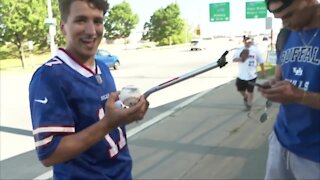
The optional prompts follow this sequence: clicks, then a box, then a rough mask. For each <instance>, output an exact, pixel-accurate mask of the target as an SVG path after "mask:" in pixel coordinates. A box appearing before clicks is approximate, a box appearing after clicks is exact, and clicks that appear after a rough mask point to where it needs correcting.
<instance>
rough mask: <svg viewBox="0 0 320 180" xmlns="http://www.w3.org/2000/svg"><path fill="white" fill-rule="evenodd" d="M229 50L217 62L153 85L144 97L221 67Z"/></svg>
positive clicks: (224, 63) (225, 62)
mask: <svg viewBox="0 0 320 180" xmlns="http://www.w3.org/2000/svg"><path fill="white" fill-rule="evenodd" d="M228 52H229V51H226V52H224V53H223V54H222V56H221V57H220V58H219V60H218V61H217V62H214V63H210V64H208V65H205V66H203V67H200V68H198V69H195V70H193V71H191V72H189V73H186V74H184V75H182V76H179V77H175V78H173V79H171V80H169V81H166V82H164V83H162V84H159V85H157V86H154V87H152V88H151V89H149V90H148V91H146V92H145V93H144V94H143V95H144V97H145V98H147V97H148V96H150V95H151V94H152V93H154V92H157V91H159V90H161V89H164V88H166V87H169V86H172V85H174V84H176V83H179V82H181V81H184V80H187V79H189V78H191V77H194V76H196V75H199V74H202V73H204V72H207V71H209V70H211V69H215V68H217V67H220V68H222V67H224V66H225V65H226V64H227V63H228V62H227V61H226V55H227V54H228Z"/></svg>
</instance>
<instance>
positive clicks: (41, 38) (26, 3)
mask: <svg viewBox="0 0 320 180" xmlns="http://www.w3.org/2000/svg"><path fill="white" fill-rule="evenodd" d="M52 9H53V15H54V17H56V15H57V14H58V12H59V10H58V1H56V0H54V1H52ZM47 14H48V11H47V0H15V1H12V0H1V3H0V26H1V30H0V45H1V46H2V45H5V44H6V45H8V47H9V48H10V47H11V45H14V47H15V49H11V53H12V54H11V56H13V57H19V58H20V59H21V63H22V67H24V66H25V62H24V61H25V60H24V59H25V57H24V51H25V48H26V45H27V41H33V44H34V49H35V50H39V49H40V50H45V51H47V50H48V48H49V45H48V37H47V36H48V31H49V28H48V26H47V25H45V19H46V18H47V16H48V15H47ZM57 22H59V19H58V21H57ZM0 49H3V48H0ZM1 53H2V52H1Z"/></svg>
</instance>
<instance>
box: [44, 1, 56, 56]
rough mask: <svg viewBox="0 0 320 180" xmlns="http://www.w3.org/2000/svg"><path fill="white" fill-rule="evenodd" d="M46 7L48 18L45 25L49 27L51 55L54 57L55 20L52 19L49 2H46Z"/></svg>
mask: <svg viewBox="0 0 320 180" xmlns="http://www.w3.org/2000/svg"><path fill="white" fill-rule="evenodd" d="M47 5H48V18H47V19H46V20H45V24H48V25H49V42H50V51H51V55H52V56H54V53H55V51H56V45H55V42H54V36H55V35H56V19H55V18H53V17H52V6H51V0H47Z"/></svg>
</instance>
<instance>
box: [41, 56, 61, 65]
mask: <svg viewBox="0 0 320 180" xmlns="http://www.w3.org/2000/svg"><path fill="white" fill-rule="evenodd" d="M55 64H62V61H60V60H59V59H57V58H53V59H52V61H49V62H47V63H45V65H46V66H52V65H55Z"/></svg>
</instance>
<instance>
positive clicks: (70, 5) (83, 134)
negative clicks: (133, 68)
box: [29, 0, 149, 180]
mask: <svg viewBox="0 0 320 180" xmlns="http://www.w3.org/2000/svg"><path fill="white" fill-rule="evenodd" d="M59 3H60V13H61V23H60V29H61V32H62V33H63V35H64V36H65V38H66V47H65V48H60V49H59V50H58V51H57V52H56V55H55V56H54V57H53V58H52V59H50V60H49V61H48V62H46V63H45V64H44V65H42V66H41V67H40V68H39V69H37V71H36V72H35V73H34V75H33V77H32V80H31V82H30V86H29V100H30V109H31V116H32V124H33V135H34V139H35V144H36V150H37V154H38V157H39V159H40V161H41V162H42V164H43V165H45V166H53V174H54V179H110V180H115V179H121V180H125V179H132V176H131V169H132V160H131V157H130V153H129V150H128V146H127V137H126V129H125V125H126V124H129V123H131V122H134V121H138V120H141V119H142V118H143V117H144V115H145V113H146V111H147V109H148V106H149V105H148V102H147V101H146V99H145V98H144V97H143V96H141V97H140V99H139V102H138V103H137V104H136V105H135V106H133V107H130V108H126V109H124V108H122V104H121V102H120V101H119V100H118V99H119V98H118V95H119V93H117V90H116V87H115V83H114V80H113V77H112V75H111V73H110V71H109V68H108V67H107V66H105V65H104V64H102V63H100V62H98V61H95V53H96V50H97V48H98V45H99V44H100V41H101V39H102V37H103V31H104V26H103V20H104V14H105V13H106V11H107V10H108V6H109V5H108V3H107V2H106V1H105V0H59Z"/></svg>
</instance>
